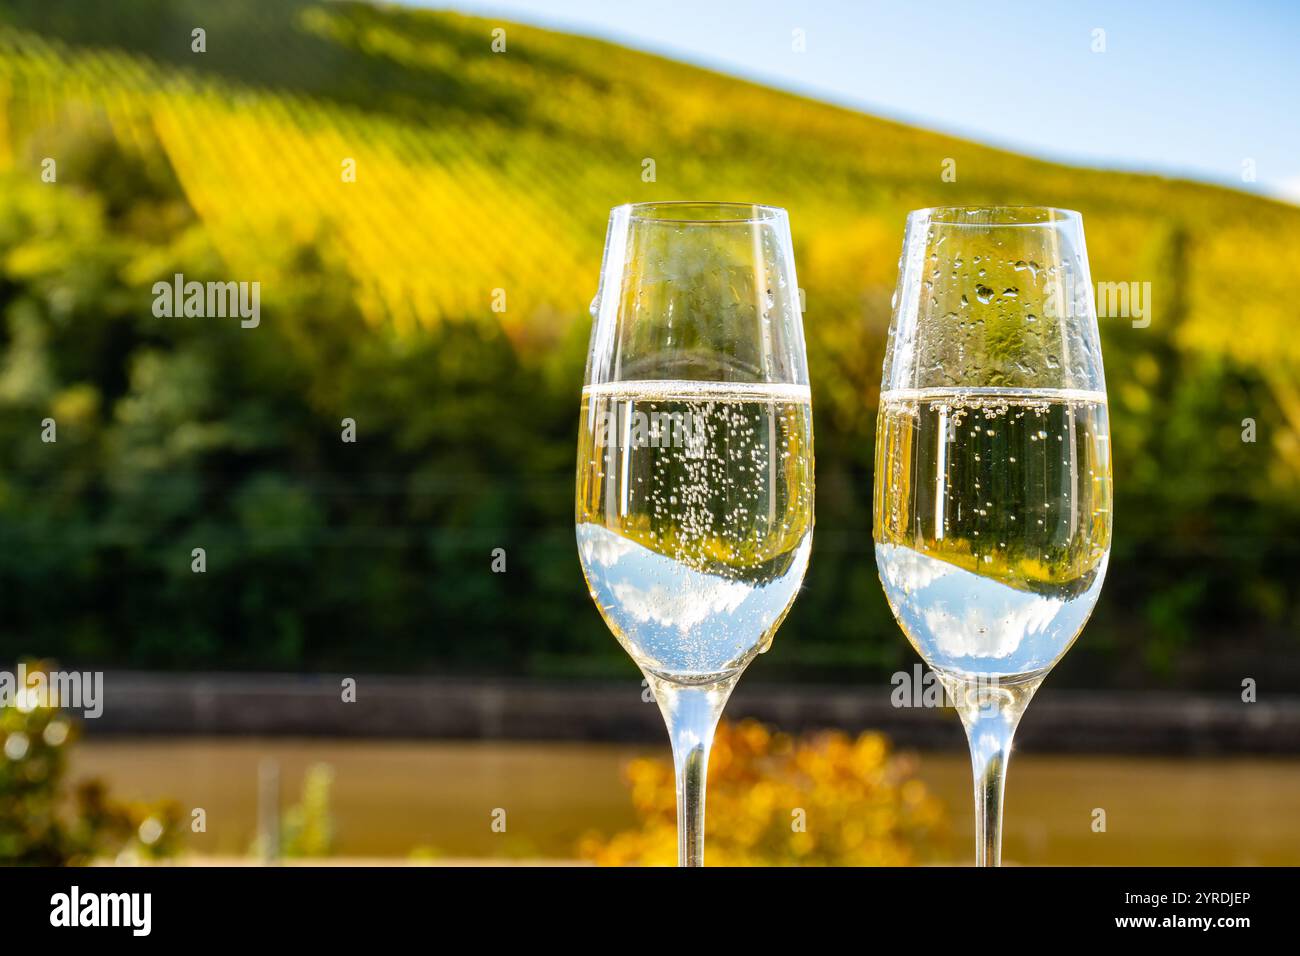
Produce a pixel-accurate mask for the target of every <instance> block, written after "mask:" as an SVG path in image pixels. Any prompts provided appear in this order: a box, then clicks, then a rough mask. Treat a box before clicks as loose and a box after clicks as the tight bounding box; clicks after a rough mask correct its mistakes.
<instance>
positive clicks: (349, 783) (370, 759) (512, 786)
mask: <svg viewBox="0 0 1300 956" xmlns="http://www.w3.org/2000/svg"><path fill="white" fill-rule="evenodd" d="M647 752H650V753H655V754H658V753H659V750H657V749H653V748H652V749H649V750H648V749H647V748H644V747H628V746H617V745H603V744H567V743H527V744H524V743H502V742H477V741H475V742H459V741H458V742H441V741H435V742H427V741H423V742H406V741H373V740H366V741H319V740H285V739H268V740H258V739H214V738H185V739H175V738H173V739H144V740H113V741H87V742H83V743H82V744H80V745H79V746H78V747H77V748H76V749H75V750H74V755H73V759H72V768H71V769H72V774H73V776H74V777H83V776H98V777H100V778H102V779H104V780H105V781H106V782H108V783H109V784H110V788H111V791H112V792H113V793H114V795H115V796H118V797H121V798H130V799H159V798H165V797H170V798H174V799H176V800H178V801H180V802H181V805H182V806H183V807H185V808H186V810H187V811H189V810H191V809H193V808H196V807H202V808H203V809H204V811H205V813H206V823H207V831H206V832H205V833H199V834H193V835H191V837H190V839H189V848H190V850H191V851H192V852H193V853H195V854H197V855H200V856H202V857H213V858H217V857H220V858H227V857H231V856H239V855H243V854H246V853H247V852H248V850H249V846H250V844H251V843H252V841H253V838H254V836H255V832H256V820H257V789H258V768H259V764H260V763H261V762H262V761H263V760H265V759H267V758H270V759H273V760H274V761H275V762H276V765H277V766H278V768H279V774H280V780H281V793H282V801H281V802H282V804H284V805H288V804H292V803H296V802H297V801H298V799H299V795H300V793H301V788H302V781H303V776H304V773H305V772H306V770H307V768H309V767H311V766H312V765H314V764H319V763H325V764H328V765H330V766H331V767H332V768H333V773H334V779H333V791H332V801H331V806H332V811H333V815H334V820H335V824H336V833H337V853H338V855H340V856H344V857H352V858H365V859H375V858H392V859H404V858H406V859H409V858H411V857H412V854H413V853H414V854H417V855H419V856H422V857H428V856H433V857H437V858H441V859H445V860H471V859H472V860H504V859H521V858H522V859H529V858H531V859H550V860H562V859H568V858H571V857H572V850H573V846H574V843H575V841H576V840H577V839H578V837H579V836H581V835H582V834H583V833H585V832H588V831H591V830H596V831H601V832H605V833H610V832H614V831H616V830H621V829H625V828H629V827H632V826H634V825H635V817H634V815H633V813H632V808H631V803H630V800H629V798H628V792H627V789H626V787H625V785H624V783H623V779H622V768H623V767H624V766H625V764H626V763H627V761H628V760H629V759H631V758H632V757H635V756H638V755H641V754H645V753H647ZM663 753H664V755H665V756H666V754H667V745H666V744H665V747H664V748H663ZM919 774H920V776H921V778H922V779H923V780H924V781H925V782H926V783H927V784H929V785H930V787H931V788H932V789H933V790H934V791H935V792H936V793H937V794H938V795H939V796H940V797H941V798H942V799H943V800H944V801H945V802H946V804H947V805H948V808H949V816H950V818H951V820H952V823H953V827H954V831H955V833H954V838H953V845H954V847H955V848H956V849H957V850H964V848H966V847H968V846H970V845H971V843H972V841H973V837H972V835H971V832H972V823H971V813H972V811H971V793H970V781H969V765H968V763H967V758H966V757H965V755H964V754H955V753H923V754H921V757H920V771H919ZM1298 806H1300V760H1298V759H1262V758H1259V759H1256V758H1251V759H1221V758H1215V759H1192V758H1186V759H1184V758H1163V757H1129V756H1124V757H1107V756H1045V755H1039V754H1027V753H1021V754H1017V755H1016V756H1015V758H1014V759H1013V760H1012V763H1011V774H1010V777H1009V783H1008V791H1007V804H1006V826H1005V831H1006V832H1005V850H1004V857H1005V859H1006V861H1008V862H1015V863H1023V864H1043V865H1052V864H1111V865H1122V866H1127V865H1162V864H1168V865H1185V864H1199V865H1241V864H1259V865H1282V864H1287V865H1296V864H1300V813H1297V812H1296V808H1297V807H1298ZM1096 808H1102V809H1104V810H1105V811H1106V832H1104V833H1097V832H1094V831H1093V828H1092V821H1093V812H1094V810H1095V809H1096ZM497 810H505V812H506V828H505V832H504V833H501V832H495V831H494V830H493V827H492V822H493V819H494V811H497ZM187 816H188V813H187ZM955 862H964V861H963V860H962V859H961V858H960V855H959V856H958V858H957V859H956V860H955Z"/></svg>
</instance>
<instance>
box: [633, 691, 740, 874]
mask: <svg viewBox="0 0 1300 956" xmlns="http://www.w3.org/2000/svg"><path fill="white" fill-rule="evenodd" d="M737 676H739V675H737ZM650 685H651V687H652V688H653V689H654V695H655V700H656V701H658V703H659V709H660V710H661V711H663V715H664V721H665V722H666V723H667V724H668V736H669V737H670V738H671V740H672V744H673V767H674V769H675V771H676V775H677V865H678V866H703V865H704V792H705V787H706V784H707V779H708V771H709V750H710V748H711V747H712V746H713V733H714V731H715V730H717V727H718V718H720V717H721V716H722V708H723V707H724V706H725V705H726V703H727V698H728V697H730V696H731V691H732V688H734V687H735V686H736V677H732V678H730V679H727V680H724V681H720V682H717V683H711V684H678V683H674V682H672V681H666V680H662V679H660V678H657V677H653V676H652V677H650Z"/></svg>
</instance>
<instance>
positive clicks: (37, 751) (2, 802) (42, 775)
mask: <svg viewBox="0 0 1300 956" xmlns="http://www.w3.org/2000/svg"><path fill="white" fill-rule="evenodd" d="M41 669H42V670H43V669H44V668H43V667H42V668H41ZM36 671H37V666H36V665H30V664H29V665H28V674H29V675H30V674H33V673H35V672H36ZM76 737H77V726H76V724H75V723H74V721H73V719H72V718H71V717H69V716H68V715H67V714H65V713H63V712H61V711H59V710H56V709H54V708H52V707H50V706H48V702H47V701H46V700H44V699H42V696H41V694H40V693H39V692H37V691H35V690H23V689H20V690H19V691H18V699H17V700H15V701H14V702H12V703H9V704H7V705H5V706H0V865H15V864H25V865H36V866H66V865H70V864H84V863H92V862H95V861H97V860H119V861H138V860H153V859H161V858H164V857H168V856H172V855H173V854H175V853H176V852H177V851H178V850H179V848H180V841H181V839H182V837H183V835H184V832H185V831H184V826H185V822H184V820H183V817H182V811H181V808H180V807H179V806H178V805H177V804H176V803H174V802H172V801H164V802H161V803H156V804H149V803H139V802H122V801H118V800H115V799H112V798H110V797H109V795H108V791H107V788H106V787H105V785H104V784H103V783H102V782H101V781H98V780H86V781H82V782H80V783H79V784H77V785H76V786H75V788H74V787H71V786H70V785H69V784H68V781H67V780H66V777H67V769H68V768H67V764H68V751H69V750H70V749H71V747H72V745H73V743H74V742H75V740H76Z"/></svg>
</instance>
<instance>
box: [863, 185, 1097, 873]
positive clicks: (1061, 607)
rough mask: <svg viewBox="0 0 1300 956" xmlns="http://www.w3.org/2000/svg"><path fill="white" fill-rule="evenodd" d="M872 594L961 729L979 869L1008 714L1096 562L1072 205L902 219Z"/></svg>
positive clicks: (1085, 297) (1070, 617)
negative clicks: (880, 596) (927, 670)
mask: <svg viewBox="0 0 1300 956" xmlns="http://www.w3.org/2000/svg"><path fill="white" fill-rule="evenodd" d="M874 537H875V547H876V564H877V567H878V569H879V572H880V580H881V583H882V584H883V585H884V589H885V593H886V595H887V596H888V598H889V604H890V607H891V608H892V609H893V612H894V616H895V617H896V618H897V619H898V623H899V625H900V626H901V627H902V629H903V632H904V633H905V634H906V635H907V638H908V640H909V641H910V642H911V643H912V646H913V647H914V648H916V651H917V653H919V654H920V655H921V657H923V658H924V659H925V661H926V663H928V664H929V665H930V667H931V668H932V669H933V670H934V672H935V674H936V675H937V676H938V678H939V680H940V681H941V682H942V684H943V686H944V687H945V689H946V690H947V692H948V695H949V697H950V698H951V700H952V703H953V706H954V707H955V708H956V710H957V713H958V715H959V716H960V717H961V720H962V723H963V725H964V726H965V728H966V735H967V738H968V740H969V742H970V749H971V763H972V766H973V769H974V775H975V826H976V847H975V862H976V865H977V866H998V865H999V864H1000V862H1001V853H1002V800H1003V790H1004V783H1005V775H1006V767H1007V760H1008V758H1009V757H1010V754H1011V739H1012V736H1013V735H1014V733H1015V730H1016V725H1017V724H1018V723H1019V721H1020V717H1021V715H1022V714H1023V713H1024V711H1025V707H1026V705H1027V704H1028V703H1029V700H1030V698H1031V697H1033V695H1034V692H1035V691H1036V690H1037V689H1038V687H1039V685H1040V684H1042V682H1043V679H1044V678H1045V677H1046V676H1047V673H1048V672H1049V671H1050V670H1051V669H1052V667H1053V666H1054V665H1055V664H1056V662H1057V661H1058V660H1060V659H1061V657H1062V656H1063V655H1064V654H1065V652H1066V651H1067V650H1069V648H1070V645H1071V644H1073V643H1074V640H1075V638H1076V637H1078V635H1079V632H1080V631H1081V630H1082V629H1083V626H1084V624H1085V623H1086V622H1087V620H1088V617H1089V615H1091V613H1092V609H1093V606H1094V605H1095V604H1096V602H1097V595H1098V594H1099V592H1100V591H1101V584H1102V579H1103V578H1104V577H1105V575H1106V564H1107V561H1108V559H1109V555H1110V537H1111V472H1110V435H1109V423H1108V419H1107V414H1106V381H1105V377H1104V375H1103V373H1102V363H1101V346H1100V343H1099V341H1098V335H1097V313H1096V307H1095V304H1094V297H1093V291H1092V280H1091V278H1090V275H1089V272H1088V258H1087V251H1086V250H1085V248H1084V239H1083V221H1082V219H1081V217H1080V216H1079V214H1078V213H1076V212H1070V211H1068V210H1062V209H1049V208H1041V207H999V208H974V207H972V208H946V209H922V210H919V211H917V212H913V213H912V214H911V215H910V216H909V217H908V220H907V234H906V237H905V239H904V242H903V255H902V258H901V259H900V261H899V280H898V289H897V291H896V293H895V296H894V313H893V319H892V321H891V323H890V328H889V342H888V346H887V350H886V355H885V368H884V377H883V380H882V384H881V394H880V410H879V417H878V420H877V425H876V465H875V535H874Z"/></svg>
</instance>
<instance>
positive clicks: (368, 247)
mask: <svg viewBox="0 0 1300 956" xmlns="http://www.w3.org/2000/svg"><path fill="white" fill-rule="evenodd" d="M127 10H128V11H129V12H123V11H122V10H121V9H111V8H110V7H109V6H107V5H102V4H90V3H86V2H74V3H66V2H65V3H50V2H48V0H39V2H36V0H24V2H19V3H17V4H14V5H10V6H9V9H8V10H7V11H6V12H5V13H3V14H0V17H2V18H3V21H7V23H8V24H9V26H8V27H6V28H4V32H3V43H4V46H3V49H2V52H0V76H3V77H4V82H5V86H6V87H7V95H6V96H5V97H4V103H5V107H6V110H5V112H6V117H7V131H8V137H7V139H8V142H7V143H6V144H5V145H6V147H9V149H10V152H11V155H12V147H13V145H14V143H15V142H18V141H21V139H22V137H23V134H24V133H25V132H27V131H29V130H31V129H33V128H39V127H40V125H41V124H42V123H45V122H49V121H50V120H52V119H55V118H57V117H58V116H59V115H60V111H61V110H66V109H67V108H68V107H67V106H66V103H67V102H68V101H70V100H71V101H78V102H81V103H89V104H93V105H94V106H95V107H96V108H99V109H103V110H106V111H108V112H109V113H110V115H111V116H112V117H113V119H114V120H115V122H116V123H118V124H119V125H120V127H121V128H122V129H123V130H124V131H126V133H127V134H128V135H129V134H130V131H132V130H134V129H136V128H137V127H144V128H146V129H149V130H151V131H152V133H153V134H154V135H156V136H157V137H158V138H159V139H160V140H161V142H162V143H163V145H164V147H165V148H166V150H167V152H168V154H169V155H170V157H171V159H172V162H173V163H174V165H175V167H176V169H177V172H178V174H179V176H180V178H181V181H182V183H183V185H184V187H185V189H186V191H187V193H188V194H189V195H190V197H191V200H192V202H193V204H194V206H195V207H196V209H197V210H198V211H199V212H200V213H201V214H202V215H203V216H204V217H205V219H206V220H207V221H208V222H209V223H210V224H211V226H212V228H213V230H214V232H215V234H216V235H217V237H218V241H219V242H220V243H221V244H222V246H223V249H224V250H225V251H226V252H227V254H228V256H229V257H230V258H231V259H232V260H234V261H235V263H236V264H237V265H239V266H242V267H243V268H245V269H255V268H256V267H257V265H258V263H257V262H256V261H252V262H240V259H241V258H244V259H247V258H249V257H248V256H246V255H242V256H241V250H246V249H249V248H254V249H256V248H257V247H258V246H259V245H260V244H263V243H266V242H274V241H276V240H277V239H278V238H280V237H282V236H283V234H284V233H286V232H287V233H288V234H290V235H294V236H299V237H312V236H319V235H326V236H327V237H328V240H327V241H328V242H330V243H331V244H332V245H334V246H335V247H336V250H337V252H338V253H339V256H340V259H341V261H342V262H344V263H345V264H346V265H347V267H348V268H350V270H351V271H352V273H353V275H354V276H355V278H356V280H357V281H358V283H359V285H360V286H361V294H362V295H364V296H365V297H366V300H367V301H368V302H370V303H371V305H372V309H373V311H374V312H375V314H380V313H386V314H388V315H390V316H392V317H394V318H396V320H397V321H399V322H414V323H418V322H423V321H431V320H434V319H436V318H437V317H438V316H439V315H441V314H452V313H466V312H470V313H473V312H481V311H483V310H484V309H485V307H486V304H487V302H488V301H489V295H490V290H492V289H494V288H498V287H504V288H506V289H507V290H508V292H509V293H510V294H511V295H510V303H511V304H510V308H509V312H508V313H507V319H506V321H507V322H508V323H511V324H512V325H514V326H517V328H515V331H516V333H517V334H519V335H522V336H527V335H528V334H537V335H544V334H545V332H546V326H547V325H548V324H553V318H554V317H555V316H556V315H558V316H560V317H563V318H568V317H571V316H576V315H578V314H580V313H581V306H582V304H583V303H585V302H586V300H587V299H588V298H589V295H590V292H591V291H592V287H593V284H594V280H595V276H594V271H595V268H596V265H597V262H598V256H599V247H600V241H601V236H602V231H603V223H604V218H605V213H606V211H607V209H608V208H609V207H610V206H611V205H614V204H616V203H618V202H622V201H627V200H638V199H664V198H680V197H718V198H733V199H754V200H759V201H765V202H771V203H777V204H782V205H785V206H787V207H789V208H790V210H791V212H792V216H793V221H794V225H795V229H796V230H797V237H796V242H797V244H798V249H797V251H798V252H799V253H800V265H801V266H802V268H803V271H804V275H803V276H802V279H803V283H804V285H805V286H806V287H807V288H808V289H809V301H810V303H811V310H812V314H813V315H814V316H816V317H817V319H818V321H819V322H820V321H826V320H827V317H828V312H830V311H831V310H828V309H826V308H824V307H822V306H823V305H827V306H832V307H833V311H834V313H835V314H833V315H832V316H831V317H830V318H829V322H830V323H831V324H832V325H838V324H839V320H840V319H843V318H857V316H853V315H845V312H846V311H848V310H853V311H856V307H858V306H859V305H860V304H861V303H863V302H864V301H865V303H866V306H865V311H867V312H868V313H869V314H871V317H872V318H873V319H874V321H875V322H877V323H878V322H879V321H880V315H879V312H880V301H881V297H882V296H887V292H886V290H887V289H888V288H889V287H891V286H892V281H893V271H894V266H895V260H896V255H897V247H898V242H899V238H900V236H901V223H902V217H903V215H904V214H905V212H906V211H907V210H908V209H910V208H914V207H917V206H923V205H932V204H936V203H976V202H1042V203H1051V204H1054V205H1062V206H1069V207H1074V208H1079V209H1081V210H1083V211H1084V213H1085V214H1086V215H1087V217H1088V222H1089V227H1090V245H1091V251H1092V258H1093V265H1094V270H1095V272H1096V276H1095V278H1098V279H1103V280H1105V279H1145V278H1149V277H1150V275H1149V274H1150V273H1152V272H1154V271H1157V270H1156V269H1155V267H1154V264H1153V260H1154V259H1156V258H1158V257H1159V254H1160V253H1159V248H1160V244H1161V243H1162V242H1163V241H1165V239H1166V238H1167V236H1168V234H1169V233H1170V231H1172V230H1177V229H1180V228H1181V229H1185V230H1188V231H1189V232H1191V233H1193V234H1194V235H1195V243H1194V256H1195V257H1196V262H1195V264H1194V267H1193V268H1191V269H1189V270H1188V272H1189V276H1190V278H1191V281H1192V283H1193V289H1192V293H1193V294H1192V295H1191V296H1190V297H1189V298H1190V301H1191V308H1190V309H1189V312H1188V315H1187V316H1186V317H1185V318H1186V320H1185V321H1182V322H1181V326H1182V327H1181V329H1180V331H1179V334H1180V336H1181V338H1182V341H1183V342H1184V344H1188V345H1193V346H1195V347H1199V348H1205V349H1210V350H1231V351H1232V352H1233V353H1234V354H1236V355H1237V356H1238V357H1240V358H1242V359H1244V360H1247V361H1266V362H1272V363H1276V362H1278V361H1282V360H1285V361H1286V362H1288V363H1295V362H1296V361H1297V360H1300V343H1298V342H1297V341H1296V340H1295V338H1294V337H1293V336H1291V335H1289V334H1280V333H1281V331H1282V330H1281V329H1280V328H1279V327H1278V322H1277V321H1274V320H1273V319H1274V317H1273V315H1272V309H1274V308H1278V307H1280V305H1281V303H1280V298H1281V296H1282V295H1283V294H1284V292H1285V289H1284V286H1283V279H1284V275H1283V273H1294V271H1296V269H1295V268H1294V267H1297V266H1300V262H1296V261H1291V260H1294V259H1295V257H1296V256H1297V255H1300V253H1297V251H1296V250H1297V246H1298V244H1297V243H1296V242H1295V241H1294V239H1295V238H1296V236H1297V233H1298V232H1300V210H1297V209H1294V208H1292V207H1288V206H1284V205H1282V204H1278V203H1274V202H1270V201H1267V200H1263V199H1259V198H1255V197H1251V196H1246V195H1242V194H1238V193H1234V192H1231V191H1228V190H1223V189H1218V188H1214V187H1209V186H1203V185H1196V184H1191V183H1184V182H1173V181H1166V180H1161V179H1157V178H1152V177H1146V176H1131V175H1120V174H1112V173H1098V172H1092V171H1086V170H1078V169H1072V168H1069V167H1064V166H1059V165H1054V164H1050V163H1045V162H1039V161H1035V160H1031V159H1026V158H1023V157H1020V156H1016V155H1014V154H1011V153H1007V152H1004V151H999V150H994V149H990V148H987V147H983V146H979V145H976V144H973V143H969V142H965V141H962V140H958V139H954V138H952V137H947V136H941V135H937V134H933V133H928V132H924V131H920V130H916V129H912V128H909V127H906V126H902V125H899V124H896V123H891V122H887V121H883V120H880V119H876V118H873V117H870V116H866V115H862V114H859V113H854V112H851V111H848V110H844V109H839V108H836V107H832V106H828V105H825V104H821V103H817V102H814V101H811V100H807V99H803V98H800V97H797V96H793V95H789V94H785V93H780V92H776V91H772V90H768V89H764V88H761V87H758V86H755V85H752V84H749V83H745V82H742V81H738V80H735V79H732V78H728V77H724V76H720V75H717V74H713V73H709V72H707V71H704V70H700V69H696V68H693V67H688V66H684V65H682V64H678V63H673V62H670V61H667V60H663V59H660V58H657V57H653V56H648V55H645V54H641V53H636V52H632V51H629V50H625V49H622V48H619V47H616V46H612V45H609V44H605V43H601V42H598V41H594V40H589V39H582V38H577V37H572V36H566V35H561V34H555V33H550V32H547V31H542V30H537V29H532V28H526V27H522V26H514V25H507V26H508V49H507V51H506V52H505V53H503V54H494V53H492V52H491V50H490V46H489V43H490V30H491V28H492V27H493V26H494V25H495V24H493V23H489V22H487V21H483V20H476V19H471V18H466V17H460V16H456V15H452V14H435V13H426V12H423V11H409V10H404V9H400V8H387V9H381V8H373V7H369V6H366V5H359V4H318V3H305V2H299V0H286V2H279V3H259V2H235V3H224V4H221V5H220V6H219V7H214V6H213V5H211V4H203V3H197V2H190V3H185V2H160V0H146V2H135V3H132V4H131V5H129V7H128V8H127ZM194 25H202V26H204V28H205V29H206V31H207V52H206V53H203V54H197V53H193V52H191V51H190V49H189V46H190V29H191V28H192V26H194ZM1026 121H1027V122H1030V121H1032V118H1028V117H1027V118H1026ZM345 157H352V158H355V159H356V161H357V164H358V171H359V181H358V182H357V183H356V184H354V185H346V184H343V183H341V181H340V180H341V177H340V163H341V162H342V160H343V159H344V158H345ZM645 158H653V159H654V160H655V164H656V176H657V181H656V182H654V183H645V182H643V181H642V177H641V173H642V161H643V160H644V159H645ZM946 158H952V159H954V160H956V163H957V172H958V179H957V182H955V183H943V182H941V180H940V175H939V173H940V168H941V163H942V162H943V160H944V159H946ZM250 239H251V240H253V241H250ZM1288 239H1289V240H1290V241H1287V240H1288ZM1243 248H1247V249H1249V250H1251V251H1252V253H1253V255H1252V256H1242V255H1241V254H1240V252H1241V250H1242V249H1243ZM1262 250H1270V252H1269V255H1270V256H1272V257H1273V262H1274V263H1276V265H1273V264H1269V263H1267V261H1261V260H1262V257H1261V254H1260V253H1261V252H1262ZM255 255H256V253H254V256H255ZM1283 255H1286V256H1289V257H1291V258H1290V259H1289V260H1288V262H1289V264H1290V266H1291V268H1288V267H1287V263H1286V262H1283V261H1282V259H1281V257H1282V256H1283ZM1243 293H1244V297H1245V300H1246V301H1244V302H1243V303H1242V306H1241V307H1240V308H1239V309H1235V310H1234V312H1242V313H1249V314H1256V313H1258V314H1259V317H1262V318H1263V319H1264V321H1259V320H1258V318H1257V319H1256V320H1255V321H1251V322H1249V323H1244V324H1243V325H1244V327H1243V326H1239V325H1236V324H1235V323H1231V324H1230V323H1228V322H1225V321H1224V320H1225V316H1224V314H1223V312H1222V310H1221V301H1216V300H1221V298H1222V297H1223V296H1224V295H1225V294H1231V295H1235V296H1241V295H1242V294H1243ZM864 296H865V300H864ZM1205 300H1209V301H1205ZM1270 300H1271V301H1270ZM1166 301H1167V300H1166ZM1158 305H1159V303H1158V302H1157V306H1158ZM1176 318H1178V319H1180V320H1181V319H1183V317H1181V316H1179V317H1176ZM873 332H874V330H873Z"/></svg>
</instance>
